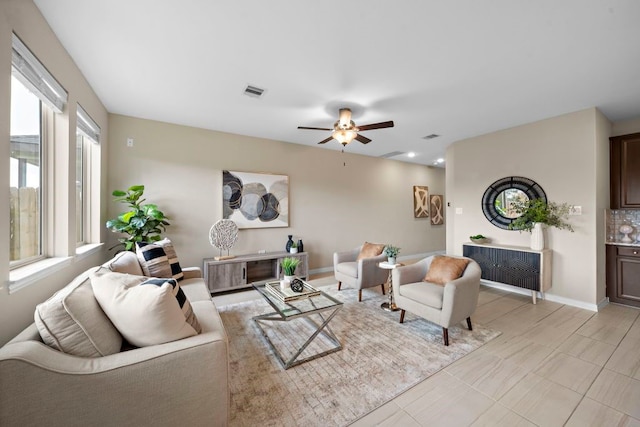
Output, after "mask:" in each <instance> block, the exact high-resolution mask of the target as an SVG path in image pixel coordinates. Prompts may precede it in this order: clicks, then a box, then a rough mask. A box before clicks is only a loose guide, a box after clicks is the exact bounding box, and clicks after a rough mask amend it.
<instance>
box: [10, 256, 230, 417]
mask: <svg viewBox="0 0 640 427" xmlns="http://www.w3.org/2000/svg"><path fill="white" fill-rule="evenodd" d="M104 265H105V266H106V267H108V268H110V269H111V270H112V271H117V272H122V273H128V274H135V275H142V270H141V268H140V265H139V264H138V261H137V257H136V256H135V254H134V253H131V252H126V253H124V252H123V253H121V254H118V255H116V257H114V258H113V259H112V260H110V261H109V262H107V263H105V264H104ZM183 272H184V274H185V278H184V280H182V281H181V282H180V287H181V289H183V291H184V293H185V295H186V297H187V299H188V300H189V301H190V303H191V306H192V308H193V311H194V313H195V315H196V316H197V319H198V321H199V323H200V326H201V327H202V332H201V333H200V334H198V335H195V336H192V337H189V338H184V339H181V340H178V341H173V342H168V343H165V344H159V345H153V346H148V347H143V348H134V349H130V350H126V351H121V352H119V353H116V354H110V355H107V356H102V357H91V358H87V357H78V356H72V355H69V354H66V353H63V352H61V351H58V350H55V349H53V348H51V347H50V346H48V345H46V344H44V342H43V341H42V339H41V337H40V334H39V332H38V329H37V327H36V324H35V323H34V324H31V325H30V326H29V327H28V328H27V329H25V330H24V331H23V332H22V333H20V334H19V335H18V336H16V337H15V338H14V339H13V340H11V341H10V342H9V343H7V344H6V345H4V346H3V347H2V348H0V425H1V426H26V425H42V426H45V425H46V426H98V425H99V426H129V425H131V426H134V425H135V426H143V425H153V426H176V425H188V426H225V425H228V421H229V406H230V405H229V399H230V397H229V378H228V376H229V369H228V339H227V335H226V332H225V329H224V327H223V324H222V321H221V319H220V316H219V314H218V311H217V310H216V307H215V306H214V304H213V302H212V301H211V296H210V294H209V292H208V288H207V287H206V285H205V283H204V280H203V279H202V277H201V272H200V269H198V268H187V269H184V270H183ZM84 274H85V275H87V274H88V273H84ZM82 276H83V275H81V276H79V277H78V278H77V279H76V280H74V283H77V281H78V280H84V281H85V282H88V283H89V285H85V284H82V285H80V286H88V287H89V288H88V289H91V285H90V280H86V277H82ZM71 285H72V284H70V285H69V286H71ZM85 291H86V289H85Z"/></svg>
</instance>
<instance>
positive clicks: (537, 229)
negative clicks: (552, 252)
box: [531, 222, 544, 251]
mask: <svg viewBox="0 0 640 427" xmlns="http://www.w3.org/2000/svg"><path fill="white" fill-rule="evenodd" d="M531 249H533V250H534V251H541V250H543V249H544V232H543V229H542V223H540V222H536V223H534V224H533V228H532V229H531Z"/></svg>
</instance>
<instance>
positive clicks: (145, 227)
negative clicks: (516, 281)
mask: <svg viewBox="0 0 640 427" xmlns="http://www.w3.org/2000/svg"><path fill="white" fill-rule="evenodd" d="M143 194H144V185H132V186H131V187H129V188H128V189H127V191H123V190H115V191H114V192H113V193H112V195H113V196H114V197H115V199H114V201H115V202H121V203H124V204H126V205H128V206H129V210H128V211H126V212H123V213H121V214H120V215H118V217H117V218H115V219H110V220H109V221H107V224H106V226H107V228H108V229H109V230H111V231H113V232H114V233H125V234H127V235H128V237H122V238H119V239H118V241H119V242H120V244H121V245H124V249H125V250H127V251H134V250H135V244H136V242H156V241H158V240H161V239H162V236H161V234H162V232H163V231H165V230H166V228H167V226H168V225H170V224H169V222H168V221H167V220H168V219H169V217H167V216H166V215H165V214H164V213H163V212H162V211H161V210H160V209H158V206H156V205H154V204H151V203H148V204H146V205H143V204H142V203H143V202H144V201H145V199H140V198H141V197H142V195H143ZM117 246H119V245H116V246H114V247H113V248H115V247H117ZM113 248H111V249H113Z"/></svg>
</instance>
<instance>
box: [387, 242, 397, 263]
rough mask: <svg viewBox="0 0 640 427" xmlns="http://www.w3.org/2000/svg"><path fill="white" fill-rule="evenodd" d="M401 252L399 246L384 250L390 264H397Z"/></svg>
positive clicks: (390, 246)
mask: <svg viewBox="0 0 640 427" xmlns="http://www.w3.org/2000/svg"><path fill="white" fill-rule="evenodd" d="M399 252H400V248H399V247H397V246H393V245H387V246H386V247H385V248H384V254H385V255H386V256H387V262H388V263H389V264H395V263H396V257H397V256H398V253H399Z"/></svg>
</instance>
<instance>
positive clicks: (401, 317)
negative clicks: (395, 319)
mask: <svg viewBox="0 0 640 427" xmlns="http://www.w3.org/2000/svg"><path fill="white" fill-rule="evenodd" d="M404 313H405V311H404V310H403V309H400V323H403V322H404Z"/></svg>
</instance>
